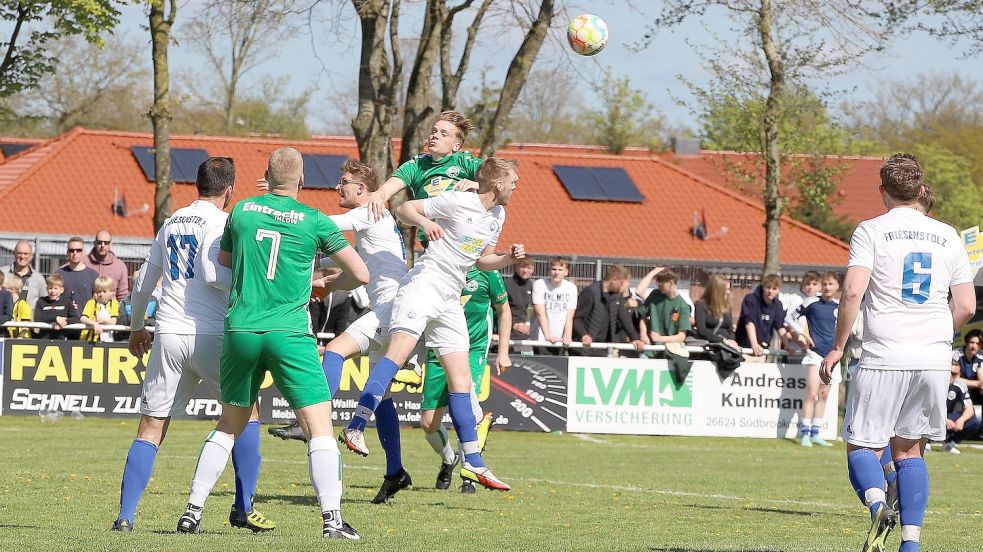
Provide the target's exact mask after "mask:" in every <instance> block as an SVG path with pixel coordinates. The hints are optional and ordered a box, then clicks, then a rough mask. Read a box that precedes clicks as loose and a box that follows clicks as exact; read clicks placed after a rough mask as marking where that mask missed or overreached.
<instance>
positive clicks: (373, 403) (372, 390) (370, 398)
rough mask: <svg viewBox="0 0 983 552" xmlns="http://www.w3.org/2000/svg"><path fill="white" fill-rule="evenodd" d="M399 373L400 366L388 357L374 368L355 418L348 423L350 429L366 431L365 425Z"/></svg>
mask: <svg viewBox="0 0 983 552" xmlns="http://www.w3.org/2000/svg"><path fill="white" fill-rule="evenodd" d="M398 371H399V366H398V365H397V364H396V363H395V362H393V361H392V360H390V359H389V358H388V357H382V359H381V360H379V362H378V363H377V364H376V365H375V366H373V367H372V371H371V372H369V380H368V381H367V382H365V388H364V389H363V391H362V396H361V397H359V399H358V408H356V409H355V416H353V417H352V421H351V422H349V423H348V429H357V430H359V431H365V424H367V423H368V422H369V418H371V417H372V413H373V412H375V409H376V408H378V407H379V403H380V402H382V396H383V395H385V394H386V389H389V384H390V383H391V382H392V379H393V376H395V375H396V372H398Z"/></svg>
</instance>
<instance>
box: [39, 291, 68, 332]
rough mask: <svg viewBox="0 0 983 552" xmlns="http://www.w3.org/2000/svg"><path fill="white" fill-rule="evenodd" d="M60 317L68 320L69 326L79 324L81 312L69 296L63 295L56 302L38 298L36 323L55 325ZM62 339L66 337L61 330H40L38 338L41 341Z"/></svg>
mask: <svg viewBox="0 0 983 552" xmlns="http://www.w3.org/2000/svg"><path fill="white" fill-rule="evenodd" d="M59 316H64V317H65V318H67V319H68V323H69V324H77V323H78V321H79V311H78V309H76V308H75V305H73V304H72V302H71V300H69V298H68V295H65V294H62V296H61V297H59V298H58V300H56V301H52V300H51V299H48V298H47V297H40V298H38V302H37V303H36V304H35V306H34V321H35V322H47V323H48V324H54V323H55V318H56V317H59ZM61 337H65V335H64V334H63V332H61V331H60V330H38V338H40V339H56V338H61Z"/></svg>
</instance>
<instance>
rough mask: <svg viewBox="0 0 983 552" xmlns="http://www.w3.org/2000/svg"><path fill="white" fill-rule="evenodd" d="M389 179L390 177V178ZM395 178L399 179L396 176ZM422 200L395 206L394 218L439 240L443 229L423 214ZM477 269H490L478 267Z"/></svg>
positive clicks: (442, 234)
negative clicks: (416, 227)
mask: <svg viewBox="0 0 983 552" xmlns="http://www.w3.org/2000/svg"><path fill="white" fill-rule="evenodd" d="M390 180H392V179H391V178H390ZM396 180H399V179H398V178H397V179H396ZM400 182H402V180H400ZM383 186H385V184H383ZM380 189H381V188H380ZM424 201H425V200H422V199H414V200H413V201H407V202H406V203H404V204H402V205H400V206H399V207H398V208H396V218H398V219H399V220H401V221H403V222H405V223H406V224H410V225H412V226H419V227H420V229H421V230H423V235H425V236H426V237H427V239H429V240H430V241H436V240H439V239H440V238H443V237H444V229H443V228H441V227H440V225H439V224H437V223H436V222H434V221H432V220H430V219H428V218H427V217H426V215H424V214H423V202H424ZM479 262H480V261H479ZM478 270H491V269H489V268H481V267H478Z"/></svg>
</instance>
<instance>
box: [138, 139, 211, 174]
mask: <svg viewBox="0 0 983 552" xmlns="http://www.w3.org/2000/svg"><path fill="white" fill-rule="evenodd" d="M130 151H131V152H133V157H135V158H136V160H137V163H138V164H139V165H140V170H142V171H143V176H144V178H146V179H147V181H148V182H153V181H154V170H155V168H156V166H157V163H156V160H155V159H154V150H153V148H148V147H144V146H132V147H131V148H130ZM206 159H208V152H206V151H205V150H203V149H194V148H171V181H172V182H185V183H193V182H194V181H195V180H196V179H197V178H198V166H199V165H201V164H202V163H203V162H204V161H205V160H206Z"/></svg>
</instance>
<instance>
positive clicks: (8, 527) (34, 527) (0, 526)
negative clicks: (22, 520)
mask: <svg viewBox="0 0 983 552" xmlns="http://www.w3.org/2000/svg"><path fill="white" fill-rule="evenodd" d="M40 528H41V526H40V525H11V524H0V529H40Z"/></svg>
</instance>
